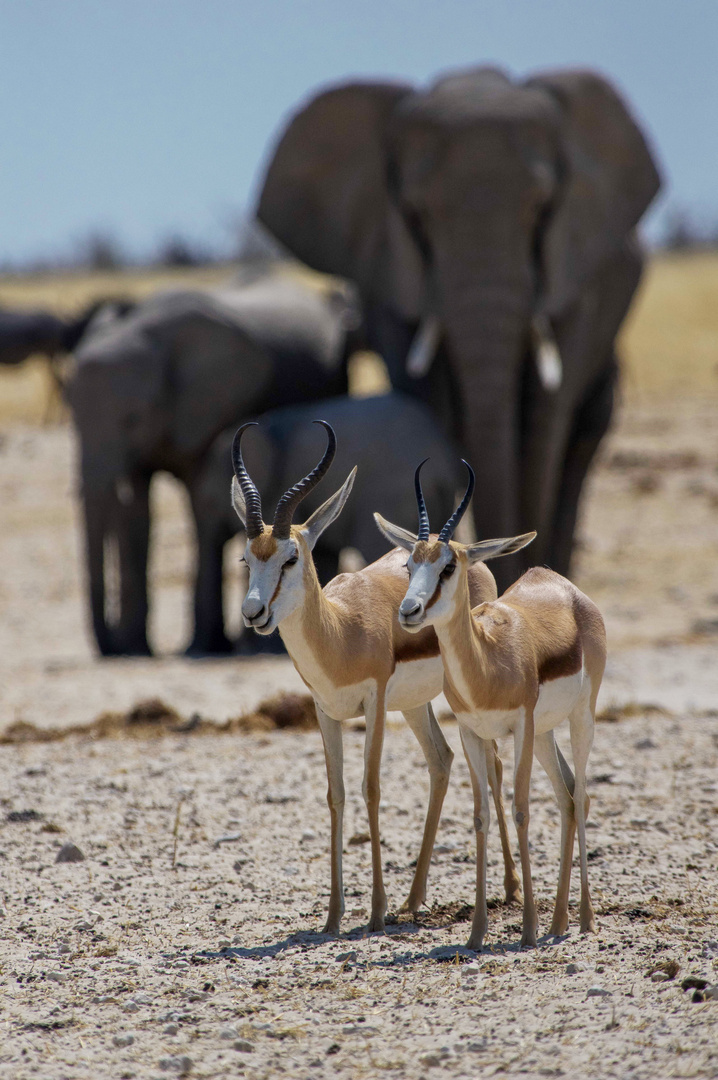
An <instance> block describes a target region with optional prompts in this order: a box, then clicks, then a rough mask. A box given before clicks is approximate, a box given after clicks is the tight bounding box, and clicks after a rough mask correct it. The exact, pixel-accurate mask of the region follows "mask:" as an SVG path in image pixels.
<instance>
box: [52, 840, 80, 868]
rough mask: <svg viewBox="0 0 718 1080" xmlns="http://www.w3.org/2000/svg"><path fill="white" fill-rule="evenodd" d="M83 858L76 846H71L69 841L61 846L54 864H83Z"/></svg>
mask: <svg viewBox="0 0 718 1080" xmlns="http://www.w3.org/2000/svg"><path fill="white" fill-rule="evenodd" d="M84 861H85V856H84V853H83V852H82V851H80V849H79V847H78V846H77V844H73V843H72V841H71V840H68V841H67V843H66V844H63V845H62V847H61V848H60V850H59V851H58V853H57V856H56V858H55V862H56V863H58V862H84Z"/></svg>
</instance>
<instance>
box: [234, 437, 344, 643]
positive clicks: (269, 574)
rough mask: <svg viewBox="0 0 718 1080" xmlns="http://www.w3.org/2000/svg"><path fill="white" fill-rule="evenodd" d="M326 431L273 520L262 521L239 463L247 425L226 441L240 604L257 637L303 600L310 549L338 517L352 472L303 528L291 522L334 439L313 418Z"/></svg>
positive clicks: (321, 472)
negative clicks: (243, 572) (241, 572)
mask: <svg viewBox="0 0 718 1080" xmlns="http://www.w3.org/2000/svg"><path fill="white" fill-rule="evenodd" d="M314 423H315V424H322V426H323V427H324V428H326V432H327V448H326V450H325V452H324V456H323V457H322V459H321V461H320V462H319V464H318V465H317V466H316V468H315V469H312V471H311V472H310V473H309V474H308V475H307V476H305V477H304V479H303V480H300V481H299V483H298V484H295V485H294V487H291V488H289V490H288V491H286V492H285V493H284V495H282V497H281V499H280V500H279V502H278V503H277V509H276V510H275V513H274V521H273V523H272V524H271V525H265V524H264V521H263V520H262V500H261V498H260V495H259V492H258V491H257V488H256V487H255V485H254V483H253V482H252V480H251V478H250V476H249V473H248V472H247V469H246V468H245V465H244V461H243V460H242V435H243V434H244V432H245V431H246V430H247V428H248V427H253V426H256V425H254V424H253V423H249V424H243V425H242V427H241V428H240V429H239V430H238V432H237V434H236V435H235V436H234V442H233V443H232V464H233V466H234V478H233V480H232V503H233V505H234V509H235V510H236V511H237V514H238V516H239V519H240V521H241V522H242V524H243V526H244V529H245V531H246V534H247V545H246V547H245V549H244V561H245V562H246V564H247V566H248V568H249V587H248V589H247V595H246V596H245V598H244V603H243V604H242V617H243V619H244V624H245V626H251V627H253V628H254V629H255V630H256V631H257V633H258V634H271V633H272V631H273V630H274V628H275V627H276V626H278V625H279V623H281V622H282V620H283V619H286V618H287V616H288V615H291V613H292V612H293V611H295V610H296V609H297V608H298V607H299V606H300V605H301V604H302V602H303V599H304V593H305V582H306V575H307V574H314V573H315V571H314V566H313V563H312V557H311V551H312V549H313V547H314V545H315V544H316V542H317V540H318V539H319V537H320V536H321V535H322V533H323V532H324V530H325V529H328V528H329V526H330V525H331V524H332V522H333V521H335V520H336V518H337V517H338V516H339V514H340V513H341V511H342V508H343V506H344V504H345V502H346V501H347V499H348V498H349V493H350V491H351V489H352V484H353V483H354V477H355V476H356V468H354V469H352V471H351V472H350V473H349V476H348V477H347V479H346V480H345V481H344V484H343V485H342V487H341V488H339V490H338V491H335V493H334V494H333V495H332V496H331V498H329V499H327V501H326V502H325V503H323V504H322V506H320V507H319V509H318V510H315V511H314V513H313V514H312V515H311V517H309V518H307V520H306V521H305V522H304V524H303V525H293V524H292V518H293V517H294V513H295V511H296V509H297V507H298V506H299V504H300V502H301V501H302V499H304V498H305V497H306V496H307V495H308V494H309V492H310V491H311V490H312V489H313V488H315V487H316V486H317V484H318V483H319V481H320V480H321V479H322V477H323V476H324V475H325V473H326V472H327V471H328V469H329V466H330V465H331V463H332V459H333V458H334V454H335V452H336V447H337V440H336V436H335V434H334V431H333V430H332V427H331V425H330V424H327V423H326V421H325V420H315V421H314Z"/></svg>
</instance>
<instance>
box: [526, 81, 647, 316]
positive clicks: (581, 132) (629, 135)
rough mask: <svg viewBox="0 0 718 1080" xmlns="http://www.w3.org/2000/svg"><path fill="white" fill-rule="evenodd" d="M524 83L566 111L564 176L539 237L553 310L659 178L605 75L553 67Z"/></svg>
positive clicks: (623, 233) (546, 305) (612, 248)
mask: <svg viewBox="0 0 718 1080" xmlns="http://www.w3.org/2000/svg"><path fill="white" fill-rule="evenodd" d="M526 85H527V86H535V87H541V88H543V89H544V90H546V91H548V92H549V93H550V94H551V95H552V96H553V98H554V99H555V100H556V101H557V102H558V104H559V106H560V108H561V110H562V113H563V117H564V124H563V139H562V145H563V168H564V175H563V176H562V178H561V190H560V191H559V195H558V201H557V206H556V208H555V210H554V211H553V213H552V215H551V218H550V220H549V222H548V224H547V226H546V230H545V233H544V243H543V261H544V267H543V269H544V295H543V298H542V299H543V302H542V307H543V310H544V311H545V313H546V314H548V315H553V316H555V315H558V314H560V313H561V312H563V311H564V310H565V309H566V308H567V307H568V306H569V305H570V304H571V303H572V301H573V300H574V299H575V298H576V297H577V295H578V294H579V291H580V289H581V287H582V286H583V285H584V284H585V282H586V281H587V280H588V279H589V278H590V277H591V276H592V275H593V273H594V272H595V271H596V269H597V268H598V267H599V266H600V265H601V264H602V263H603V262H605V261H606V259H608V258H610V257H611V256H612V255H613V254H615V252H616V251H617V250H619V249H620V247H621V246H622V244H623V243H624V241H625V239H626V237H627V235H628V234H629V233H630V232H631V230H632V229H633V228H634V226H635V225H636V224H637V223H638V221H639V219H640V217H641V215H642V214H643V212H644V210H645V209H646V208H647V207H648V205H649V203H650V202H651V200H652V199H653V197H654V195H655V194H656V192H657V191H658V189H659V187H660V177H659V174H658V170H657V169H656V165H655V163H654V161H653V158H652V157H651V153H650V150H649V149H648V146H647V144H646V140H645V138H644V136H643V134H642V133H641V131H640V129H639V127H638V125H637V124H636V122H635V120H634V119H633V117H632V116H631V114H630V113H629V111H628V109H627V108H626V105H625V104H624V102H623V101H622V100H621V98H620V97H619V95H618V94H617V93H616V91H615V90H614V89H613V87H612V86H611V85H610V84H609V83H608V82H607V81H606V80H605V79H603V78H601V77H600V76H599V75H596V74H595V73H593V72H590V71H557V72H547V73H546V74H542V75H539V76H536V77H535V78H532V79H530V80H529V81H528V82H527V84H526Z"/></svg>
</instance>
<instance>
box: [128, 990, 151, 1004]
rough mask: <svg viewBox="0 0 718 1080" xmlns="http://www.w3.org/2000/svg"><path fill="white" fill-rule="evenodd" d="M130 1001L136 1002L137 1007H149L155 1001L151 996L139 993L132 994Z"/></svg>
mask: <svg viewBox="0 0 718 1080" xmlns="http://www.w3.org/2000/svg"><path fill="white" fill-rule="evenodd" d="M132 1000H133V1001H134V1002H136V1004H137V1005H151V1004H152V1002H153V1001H154V1000H155V999H154V998H153V997H152V994H145V993H139V994H133V996H132Z"/></svg>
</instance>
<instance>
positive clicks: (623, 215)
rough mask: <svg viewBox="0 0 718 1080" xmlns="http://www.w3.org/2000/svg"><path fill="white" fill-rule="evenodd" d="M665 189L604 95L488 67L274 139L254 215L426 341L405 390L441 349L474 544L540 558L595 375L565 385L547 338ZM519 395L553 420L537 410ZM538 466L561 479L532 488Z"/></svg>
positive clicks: (391, 93) (391, 92) (632, 130)
mask: <svg viewBox="0 0 718 1080" xmlns="http://www.w3.org/2000/svg"><path fill="white" fill-rule="evenodd" d="M658 183H659V181H658V175H657V172H656V169H655V166H654V164H653V161H652V159H651V156H650V153H649V151H648V148H647V146H646V144H645V141H644V139H643V136H642V134H641V132H640V131H639V129H638V127H637V125H636V124H635V122H634V120H633V119H632V117H631V116H630V114H629V112H628V111H627V109H626V106H625V105H624V103H623V102H622V101H621V99H620V98H619V96H618V95H617V93H616V92H615V90H614V89H613V88H612V87H611V86H610V85H609V84H608V83H607V82H606V81H605V80H604V79H603V78H601V77H600V76H598V75H596V74H593V73H591V72H586V71H564V72H557V73H548V74H545V75H539V76H536V77H534V78H532V79H530V80H528V81H527V82H524V83H521V84H518V83H514V82H512V81H511V80H510V79H509V78H508V77H507V76H506V75H505V74H503V73H502V72H501V71H498V70H496V69H493V68H478V69H473V70H469V71H466V72H463V73H458V74H451V75H448V76H446V77H444V78H442V79H440V80H439V81H438V82H437V83H435V84H434V85H433V86H432V87H430V88H429V89H427V90H425V91H420V92H416V91H414V90H412V89H411V87H408V86H405V85H394V84H372V83H353V84H349V85H344V86H340V87H337V88H334V89H330V90H328V91H325V92H324V93H321V94H319V96H318V97H316V98H314V99H313V100H312V101H310V102H309V104H308V105H306V107H304V108H303V109H302V110H301V111H300V112H299V113H298V114H297V115H296V116H295V117H294V118H293V120H292V121H291V122H290V124H289V127H288V129H287V130H286V132H285V133H284V135H283V136H282V138H281V139H280V142H279V144H278V146H277V148H276V151H275V154H274V156H273V159H272V161H271V163H270V165H269V169H268V171H267V175H266V179H265V182H264V187H263V190H262V193H261V196H260V201H259V207H258V216H259V218H260V220H261V221H262V222H263V223H264V225H265V226H267V227H268V228H269V229H270V230H271V231H272V232H273V233H274V234H275V235H276V236H277V237H278V238H279V239H280V240H281V241H282V242H283V243H284V244H286V245H287V246H288V247H289V248H290V249H291V250H292V251H294V252H295V254H297V255H298V256H299V257H300V258H302V259H304V260H305V261H306V262H308V263H309V264H310V265H312V266H315V267H316V268H317V269H320V270H324V271H327V272H334V273H341V274H343V275H345V276H347V277H350V278H352V279H353V280H355V281H356V282H357V284H358V285H359V288H360V290H361V292H362V294H363V298H364V301H365V303H366V304H367V306H368V307H369V308H371V307H372V306H373V305H378V306H379V307H381V308H382V309H383V310H384V311H385V312H387V311H388V312H390V313H391V315H392V317H393V319H394V320H395V321H397V320H398V321H403V323H404V325H406V326H411V327H412V329H415V328H416V327H418V331H417V332H416V335H415V339H414V345H413V346H412V347H409V343H410V340H411V338H410V335H409V336H407V335H405V337H404V344H405V351H404V357H403V359H404V362H405V363H408V366H409V368H410V373H411V372H413V373H415V374H416V373H419V374H421V373H423V372H424V371H425V370H426V368H427V366H428V363H429V362H430V358H431V351H432V349H434V348H435V347H436V345H437V344H438V343H439V340H441V349H442V351H443V355H444V357H445V363H446V364H447V365H448V370H447V371H446V372H444V375H445V376H446V378H444V382H447V381H448V382H449V383H450V384H451V387H452V395H453V397H452V400H453V406H452V417H451V420H452V428H453V433H455V434H457V435H458V436H459V438H460V440H461V442H462V443H463V446H464V448H465V450H466V453H467V457H468V459H469V461H470V462H471V464H472V465H473V467H474V469H475V471H476V475H477V498H476V499H475V501H474V502H475V510H474V517H475V519H476V525H477V530H478V532H479V535H482V536H483V535H494V534H499V535H506V536H508V535H513V534H516V533H518V532H520V531H521V530H522V529H524V527H525V528H526V529H528V528H538V529H539V536H540V537H541V534H542V529H543V530H544V539H545V538H546V532H547V529H548V532H550V528H549V523H550V521H551V520H552V517H551V515H552V513H554V512H555V507H554V505H553V504H554V503H555V501H556V485H557V484H558V483H559V482H560V474H561V454H562V450H561V447H560V445H559V444H560V443H561V440H563V441H564V442H565V440H566V439H568V433H569V431H570V429H571V423H572V420H571V417H572V415H574V414H575V413H576V412H577V410H578V409H579V408H580V405H581V395H582V394H585V393H586V392H587V387H588V386H589V385H590V383H591V380H592V379H593V380H595V378H596V374H597V373H596V371H588V370H587V371H585V372H583V374H582V375H581V376H580V377H578V376H576V375H575V373H574V372H573V371H568V372H566V373H562V372H561V369H560V367H558V366H557V364H556V359H557V357H556V351H555V349H552V348H551V345H552V337H553V335H554V334H555V333H559V335H560V332H561V327H562V322H565V320H566V319H568V318H569V317H570V315H571V313H572V312H574V311H575V310H576V309H577V307H578V306H579V305H580V304H581V302H582V298H584V297H585V296H586V293H587V290H589V289H590V287H591V283H592V282H594V281H595V280H596V276H597V275H598V274H599V273H600V272H601V271H602V269H603V268H605V267H606V266H607V265H609V264H610V263H611V261H612V260H613V259H616V258H617V257H618V256H619V254H620V252H621V251H622V249H623V248H624V246H625V244H626V241H627V238H628V237H629V236H630V234H631V232H632V230H633V228H634V226H635V225H636V223H637V221H638V220H639V218H640V216H641V214H642V213H643V211H644V210H645V208H646V206H647V205H648V203H649V202H650V200H651V199H652V197H653V195H654V194H655V192H656V191H657V189H658ZM632 280H633V279H632ZM633 287H635V280H633ZM623 310H625V306H624V309H623ZM622 314H623V311H622V312H621V316H622ZM619 321H620V317H619ZM616 329H617V327H614V328H613V330H612V332H611V334H610V335H609V337H610V342H609V351H610V347H611V346H612V339H613V336H614V335H615V330H616ZM574 336H575V335H574ZM532 337H533V341H534V343H535V341H536V338H537V337H538V339H539V340H540V343H541V347H540V348H539V349H538V354H539V358H540V360H541V363H540V364H539V369H540V375H541V378H534V375H533V374H532V373H533V372H535V369H534V365H533V363H531V362H530V361H531V347H532ZM382 346H383V342H382V341H381V340H377V341H376V342H375V347H378V349H379V351H382ZM566 347H567V349H568V350H569V352H570V349H571V348H572V347H574V346H572V345H571V344H570V343H569V344H568V345H567V346H566ZM575 347H576V348H577V346H575ZM604 352H605V350H604ZM563 359H564V364H565V363H566V361H569V360H570V363H574V360H573V359H571V358H569V357H568V356H565V357H564V358H563ZM604 362H605V358H604ZM589 366H590V365H589ZM390 370H391V364H390ZM564 374H565V377H563V376H564ZM564 384H565V385H564ZM404 388H406V384H404ZM527 388H528V389H527ZM527 394H530V395H534V396H535V395H541V394H543V395H544V396H545V398H546V401H545V403H544V404H543V405H542V407H541V408H540V409H537V408H535V407H534V406H533V403H532V402H531V401H528V402H527V400H526V399H527ZM551 399H553V400H551ZM531 425H533V429H532V428H531ZM549 444H555V445H549ZM537 447H538V450H537V449H536V448H537ZM530 453H531V454H538V456H539V457H542V458H544V459H545V461H548V462H551V463H552V464H551V466H550V467H544V468H543V472H541V470H539V471H538V472H537V473H536V474H535V477H534V478H533V479H532V475H531V469H530V468H528V467H527V461H526V460H525V459H526V456H527V454H530ZM522 455H523V457H522ZM539 474H541V476H540V479H539ZM549 474H550V476H551V483H549V482H548V481H547V479H546V477H547V476H549ZM544 487H545V488H546V489H547V490H545V491H544V490H543V488H544ZM534 488H536V489H538V488H541V489H542V490H541V492H540V494H539V495H535V494H534V491H533V489H534ZM549 488H550V490H549ZM527 507H528V508H529V510H528V511H527V509H526V508H527ZM526 512H528V513H530V515H531V517H532V520H529V521H524V520H522V514H525V513H526ZM537 517H538V519H539V520H536V518H537ZM547 550H549V549H546V548H544V549H542V550H540V551H537V556H538V557H539V560H540V559H541V556H543V557H546V553H547ZM512 569H513V568H512Z"/></svg>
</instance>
